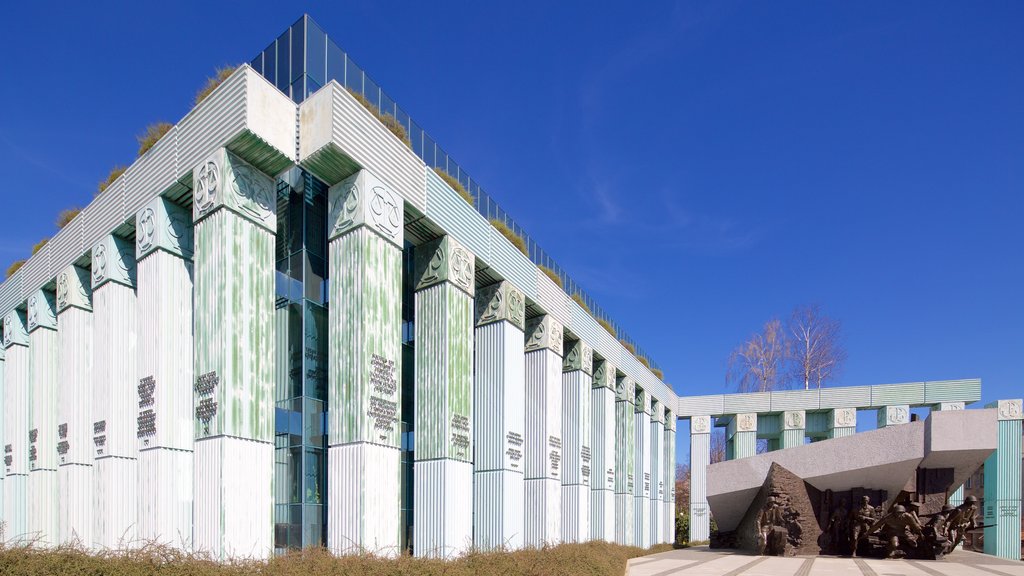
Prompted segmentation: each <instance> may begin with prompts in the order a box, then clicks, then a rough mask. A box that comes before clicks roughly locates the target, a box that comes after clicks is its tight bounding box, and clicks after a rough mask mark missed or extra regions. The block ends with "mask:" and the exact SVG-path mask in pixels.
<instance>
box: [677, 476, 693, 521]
mask: <svg viewBox="0 0 1024 576" xmlns="http://www.w3.org/2000/svg"><path fill="white" fill-rule="evenodd" d="M689 510H690V465H689V464H676V516H678V515H679V514H683V513H688V512H689Z"/></svg>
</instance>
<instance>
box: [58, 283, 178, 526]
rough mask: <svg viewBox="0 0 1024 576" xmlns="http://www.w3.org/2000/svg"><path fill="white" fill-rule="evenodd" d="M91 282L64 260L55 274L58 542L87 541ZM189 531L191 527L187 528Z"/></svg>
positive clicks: (90, 485)
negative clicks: (64, 264) (65, 263)
mask: <svg viewBox="0 0 1024 576" xmlns="http://www.w3.org/2000/svg"><path fill="white" fill-rule="evenodd" d="M92 314H93V312H92V284H91V282H90V278H89V271H88V270H86V269H84V268H79V267H78V266H68V267H67V268H65V269H64V270H63V271H62V272H61V273H60V274H58V275H57V373H58V374H59V375H60V378H59V379H58V381H57V397H58V398H59V399H60V401H59V402H58V403H57V491H58V496H57V502H58V514H59V516H60V527H59V534H58V539H57V540H58V542H59V543H60V544H72V543H77V544H80V545H82V546H92V544H93V542H94V539H93V522H94V520H93V494H94V484H93V450H94V447H93V432H92V423H93V419H92V402H93V382H92V361H93V349H92V337H93V322H92V319H93V316H92ZM190 532H191V530H190Z"/></svg>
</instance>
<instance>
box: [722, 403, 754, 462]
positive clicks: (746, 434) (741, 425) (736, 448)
mask: <svg viewBox="0 0 1024 576" xmlns="http://www.w3.org/2000/svg"><path fill="white" fill-rule="evenodd" d="M725 434H726V438H727V440H726V444H725V458H726V459H727V460H735V459H736V458H747V457H748V456H753V455H755V454H757V413H755V412H749V413H746V414H736V415H734V416H733V417H732V419H730V420H729V424H728V425H727V427H726V430H725Z"/></svg>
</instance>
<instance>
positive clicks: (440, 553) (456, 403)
mask: <svg viewBox="0 0 1024 576" xmlns="http://www.w3.org/2000/svg"><path fill="white" fill-rule="evenodd" d="M415 264H416V266H415V289H416V294H415V317H416V329H415V330H416V364H415V368H414V371H415V382H416V393H415V406H416V408H415V411H416V413H415V415H414V418H413V420H414V424H413V426H414V430H415V435H416V439H415V453H416V461H415V463H414V464H413V477H414V480H413V483H414V488H413V502H415V506H416V511H415V514H416V518H415V523H414V529H413V553H414V554H415V555H416V556H432V557H448V556H453V555H459V554H462V553H463V552H465V551H466V550H467V549H468V548H469V546H471V545H472V543H473V499H472V498H471V497H470V494H472V493H473V463H472V458H473V430H472V423H473V289H474V282H475V273H474V268H475V261H474V257H473V254H471V253H470V252H469V250H466V248H465V247H464V246H462V245H461V244H459V243H458V242H457V241H456V240H455V239H454V238H452V237H451V236H444V237H442V238H438V239H437V240H433V241H431V242H428V243H426V244H423V245H421V246H417V247H416V252H415Z"/></svg>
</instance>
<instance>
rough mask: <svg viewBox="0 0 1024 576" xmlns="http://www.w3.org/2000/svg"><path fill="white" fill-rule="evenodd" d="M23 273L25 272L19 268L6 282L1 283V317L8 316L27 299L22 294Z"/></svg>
mask: <svg viewBox="0 0 1024 576" xmlns="http://www.w3.org/2000/svg"><path fill="white" fill-rule="evenodd" d="M22 275H23V272H22V271H21V270H18V271H17V272H15V273H14V275H13V276H11V277H10V278H8V279H7V281H6V282H4V283H3V284H0V317H3V316H6V315H7V313H8V312H10V311H11V310H14V308H15V307H16V306H18V305H19V304H21V303H22V302H24V301H25V297H24V296H23V294H22Z"/></svg>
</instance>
